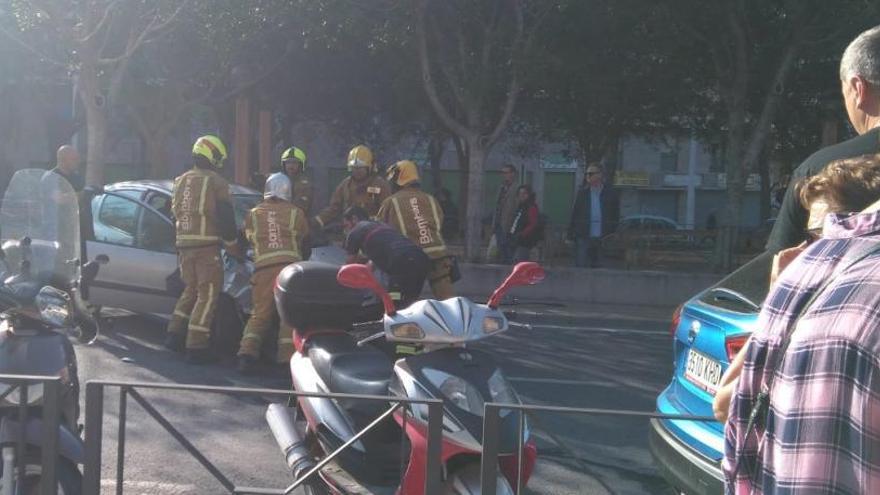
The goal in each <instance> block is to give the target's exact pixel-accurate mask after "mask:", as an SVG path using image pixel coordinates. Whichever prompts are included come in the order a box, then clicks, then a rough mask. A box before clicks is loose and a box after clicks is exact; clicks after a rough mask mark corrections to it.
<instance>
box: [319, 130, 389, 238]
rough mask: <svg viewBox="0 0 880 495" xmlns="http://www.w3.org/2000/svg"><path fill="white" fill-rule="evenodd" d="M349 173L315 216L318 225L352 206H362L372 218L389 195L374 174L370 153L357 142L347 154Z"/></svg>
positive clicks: (332, 219) (386, 185)
mask: <svg viewBox="0 0 880 495" xmlns="http://www.w3.org/2000/svg"><path fill="white" fill-rule="evenodd" d="M348 171H349V172H350V173H351V175H350V176H348V177H346V178H345V179H343V180H342V182H340V183H339V185H338V186H337V187H336V190H335V191H333V196H331V197H330V204H329V205H327V207H326V208H324V209H323V210H322V211H321V212H320V213H318V215H317V216H316V217H315V222H316V223H317V225H318V226H319V227H321V228H323V227H324V226H325V225H327V224H329V223H330V222H333V221H334V220H338V219H339V218H341V216H342V213H343V212H344V211H345V210H347V209H348V208H350V207H352V206H358V207H360V208H363V209H364V210H365V211H366V212H367V214H368V215H370V217H375V216H376V213H377V212H378V211H379V205H381V204H382V201H384V200H385V198H387V197H388V196H390V195H391V187H390V186H389V185H388V183H387V182H385V179H383V178H381V177H379V176H378V175H376V166H375V164H374V163H373V152H372V151H370V148H367V147H366V146H364V145H358V146H355V147H354V148H352V149H351V151H350V152H349V153H348Z"/></svg>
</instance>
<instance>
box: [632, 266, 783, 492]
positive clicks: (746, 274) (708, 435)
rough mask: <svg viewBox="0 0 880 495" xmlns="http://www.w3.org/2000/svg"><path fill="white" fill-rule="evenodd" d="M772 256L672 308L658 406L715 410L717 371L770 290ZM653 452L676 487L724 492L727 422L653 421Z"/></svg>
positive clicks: (669, 410) (703, 412)
mask: <svg viewBox="0 0 880 495" xmlns="http://www.w3.org/2000/svg"><path fill="white" fill-rule="evenodd" d="M772 258H773V256H772V254H771V253H765V254H762V255H760V256H758V257H757V258H755V259H753V260H752V261H750V262H749V263H747V264H745V265H743V266H742V267H740V268H739V269H738V270H736V271H735V272H733V273H731V274H730V275H728V276H727V277H725V278H724V279H723V280H721V281H720V282H718V283H717V284H715V285H714V286H712V287H710V288H709V289H706V290H705V291H703V292H701V293H700V294H698V295H696V296H695V297H693V298H692V299H691V300H689V301H687V302H686V303H684V304H683V305H682V306H681V307H679V309H678V310H676V311H675V313H674V315H673V317H672V325H671V328H670V329H671V333H672V353H673V360H674V369H673V374H672V380H671V382H670V384H669V386H667V387H666V389H665V390H663V392H661V393H660V395H659V396H658V397H657V412H658V413H662V414H687V415H695V416H712V399H713V397H714V396H715V392H716V390H717V388H718V385H719V383H720V381H721V376H722V374H723V373H724V371H725V370H726V369H727V367H728V366H729V364H730V361H731V360H732V359H733V357H734V356H735V355H736V353H737V352H739V350H740V349H741V348H742V347H743V346H744V345H745V343H746V341H747V340H748V338H749V335H751V333H752V331H753V330H754V329H755V325H756V323H757V318H758V312H759V311H760V306H761V304H762V302H763V300H764V298H765V297H766V295H767V292H768V290H769V276H770V275H769V274H770V264H771V261H772ZM649 445H650V450H651V454H652V455H653V457H654V462H655V464H656V465H657V466H658V468H659V470H660V472H661V474H663V476H664V477H665V478H666V479H667V481H668V482H669V483H670V484H671V485H672V486H673V487H675V489H676V492H677V493H686V494H689V495H693V494H718V493H722V492H723V491H724V490H723V477H722V474H721V457H722V454H723V450H724V427H723V425H722V424H720V423H718V422H717V421H685V420H656V419H652V420H651V431H650V438H649Z"/></svg>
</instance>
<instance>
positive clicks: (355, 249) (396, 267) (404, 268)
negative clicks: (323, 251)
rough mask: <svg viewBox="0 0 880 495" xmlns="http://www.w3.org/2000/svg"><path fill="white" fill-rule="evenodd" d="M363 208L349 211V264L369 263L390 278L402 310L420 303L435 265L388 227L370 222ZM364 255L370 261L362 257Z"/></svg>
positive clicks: (346, 223)
mask: <svg viewBox="0 0 880 495" xmlns="http://www.w3.org/2000/svg"><path fill="white" fill-rule="evenodd" d="M369 218H370V217H369V214H368V213H367V212H366V210H364V209H363V208H361V207H359V206H352V207H350V208H349V209H347V210H345V213H344V214H343V218H342V225H343V228H344V230H345V233H346V238H345V242H344V244H343V247H344V248H345V250H346V251H347V252H348V256H349V257H348V262H349V263H359V262H363V261H368V262H369V263H371V264H372V265H374V266H375V267H376V268H378V269H380V270H382V271H383V272H385V273H386V274H387V275H388V278H389V285H388V292H389V293H390V294H391V297H392V299H394V300H395V301H396V305H397V308H398V309H402V308H405V307H407V306H409V305H410V304H411V303H412V302H414V301H416V300H418V298H419V294H420V293H421V292H422V286H424V285H425V279H426V278H427V276H428V271H429V269H430V266H431V260H430V258H428V255H427V254H425V252H424V251H422V248H420V247H419V246H417V245H416V244H415V243H414V242H412V241H411V240H409V239H408V238H406V237H404V236H403V235H402V234H401V233H400V232H398V231H397V230H395V229H394V228H392V227H391V226H389V225H388V224H385V223H382V222H377V221H374V220H370V219H369ZM361 254H362V255H363V256H365V257H366V258H362V257H361Z"/></svg>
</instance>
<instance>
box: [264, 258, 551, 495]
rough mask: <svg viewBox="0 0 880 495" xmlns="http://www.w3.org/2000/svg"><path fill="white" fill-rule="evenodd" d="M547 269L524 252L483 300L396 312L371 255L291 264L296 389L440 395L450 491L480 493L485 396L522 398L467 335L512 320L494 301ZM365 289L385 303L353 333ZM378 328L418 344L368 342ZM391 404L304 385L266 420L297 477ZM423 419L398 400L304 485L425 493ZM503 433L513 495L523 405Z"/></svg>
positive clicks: (506, 476) (502, 484) (530, 451)
mask: <svg viewBox="0 0 880 495" xmlns="http://www.w3.org/2000/svg"><path fill="white" fill-rule="evenodd" d="M543 278H544V270H543V268H541V266H540V265H538V264H537V263H531V262H524V263H519V264H518V265H516V266H515V267H514V268H513V271H512V272H511V273H510V275H509V276H508V277H507V279H505V280H504V282H503V283H502V284H501V285H500V286H499V287H498V288H497V289H496V290H495V292H494V293H493V294H492V297H491V298H490V299H489V301H488V302H487V303H486V304H477V303H474V302H472V301H470V300H469V299H467V298H464V297H454V298H451V299H447V300H445V301H435V300H431V299H425V300H421V301H418V302H415V303H413V304H412V305H410V306H409V307H407V308H406V309H402V310H399V311H398V310H396V309H395V307H394V304H393V302H392V300H391V298H390V297H389V295H388V293H387V292H386V291H385V289H384V288H383V287H382V286H381V285H380V284H379V283H378V282H377V281H376V280H375V278H374V277H373V275H372V274H371V273H370V270H369V269H368V268H367V267H366V266H364V265H346V266H343V267H342V268H339V269H338V273H337V267H335V266H333V265H329V264H324V263H318V262H308V261H307V262H301V263H297V264H293V265H290V266H289V267H287V268H285V270H284V271H282V273H281V274H280V275H279V277H278V281H277V283H276V288H275V298H276V303H277V305H278V308H279V312H280V313H281V315H282V318H283V319H284V320H285V321H286V322H287V323H288V324H290V325H291V326H293V327H294V328H295V331H294V341H295V345H296V353H295V355H294V356H293V358H292V359H291V361H290V371H291V374H292V379H293V387H294V389H295V390H297V391H300V392H324V393H327V392H332V393H347V394H366V395H377V396H393V397H406V398H413V399H426V398H438V399H442V400H443V402H444V416H443V434H442V448H441V460H442V463H443V469H442V472H443V493H450V494H458V493H461V494H465V493H467V494H475V493H480V453H481V452H482V444H481V441H482V424H483V406H484V404H485V403H487V402H496V403H519V402H520V401H519V398H518V396H517V394H516V392H515V391H514V390H513V387H512V386H511V385H510V384H509V383H508V382H507V380H506V379H505V378H504V375H503V374H502V372H501V369H500V368H499V366H498V364H497V363H496V362H495V360H494V359H493V357H492V355H491V354H489V353H487V352H485V351H482V350H476V349H471V348H469V347H468V344H469V343H470V342H475V341H478V340H482V339H484V338H487V337H493V336H495V335H498V334H500V333H501V332H504V331H506V330H507V329H508V321H507V318H506V317H505V316H504V313H502V312H501V311H500V310H499V309H498V305H499V303H500V302H501V299H502V297H503V296H504V294H505V292H507V291H508V290H509V289H510V288H512V287H515V286H523V285H531V284H535V283H538V282H539V281H541V280H543ZM369 293H372V294H374V295H376V296H378V297H379V299H380V300H381V301H382V302H383V309H384V315H383V316H382V318H381V320H380V321H376V322H373V323H370V324H366V325H364V324H359V325H355V327H356V328H357V329H359V330H363V329H365V328H367V327H369V326H371V325H372V330H374V331H375V333H374V334H373V335H371V336H369V337H367V338H365V339H362V340H360V341H358V340H357V339H356V338H355V337H354V336H353V335H352V333H353V332H352V330H353V328H352V323H353V322H354V321H358V318H363V317H364V314H363V310H364V307H363V301H364V300H365V297H367V296H369ZM377 316H378V315H377ZM374 318H375V317H374ZM360 321H364V320H362V319H361V320H360ZM382 337H384V340H385V341H387V342H390V343H398V344H407V345H418V346H419V347H420V348H421V351H420V352H419V353H418V354H415V355H409V356H406V357H402V358H400V359H397V361H396V362H392V360H391V359H390V358H389V357H388V354H387V353H384V352H382V351H380V350H378V349H377V348H374V347H373V346H372V344H370V342H372V341H378V340H380V339H381V338H382ZM389 406H390V404H389V403H385V402H378V401H337V400H331V399H326V398H313V397H303V396H300V397H297V399H296V404H295V405H294V406H293V407H288V405H286V404H272V405H270V406H269V408H268V410H267V412H266V420H267V421H268V423H269V426H270V427H271V429H272V433H273V435H274V436H275V439H276V441H277V442H278V444H279V446H280V447H281V450H282V452H283V453H284V454H285V456H286V458H287V462H288V465H289V466H290V468H291V470H292V472H293V475H294V476H295V477H296V478H297V479H299V477H301V476H302V475H303V474H305V473H306V472H308V471H309V470H310V469H311V468H313V467H314V466H316V464H317V459H318V458H322V457H325V456H326V455H327V453H329V452H333V451H335V450H336V449H337V448H339V447H340V446H342V445H343V444H344V443H346V442H347V441H349V440H350V439H352V438H353V437H354V436H355V434H356V433H357V432H358V431H360V430H361V429H363V428H364V427H365V426H367V425H368V424H370V423H371V422H373V421H374V420H375V419H376V418H377V417H378V416H379V415H380V414H381V413H382V412H383V411H385V410H386V409H387V408H388V407H389ZM403 414H406V418H405V419H404V417H403ZM427 421H428V412H427V407H426V406H419V405H413V406H411V407H408V408H405V409H398V411H397V412H396V413H395V415H394V418H393V420H392V419H391V418H389V419H387V420H385V421H384V422H382V423H380V424H379V425H378V426H377V427H376V428H374V429H372V430H371V431H370V432H369V433H367V434H366V435H365V436H364V437H362V438H361V439H358V441H356V442H354V443H353V444H352V445H351V446H350V447H348V448H347V449H345V450H343V451H342V453H341V454H340V456H339V457H337V458H336V460H334V461H333V462H331V463H329V464H327V465H326V466H325V467H324V468H323V469H321V470H320V471H319V475H320V476H319V479H312V480H309V482H308V483H306V484H305V485H304V486H305V487H306V491H307V493H317V494H320V493H331V494H380V493H381V494H398V495H421V494H423V493H424V490H425V459H426V438H427V427H428V426H427V425H428V423H427ZM404 427H405V431H402V428H404ZM523 431H524V437H525V438H524V439H523V444H524V446H525V447H524V450H523V459H522V466H523V472H522V484H523V486H525V484H526V483H527V482H528V479H529V477H530V476H531V473H532V471H533V468H534V465H535V461H536V460H537V450H536V448H535V444H534V442H533V441H532V440H531V439H530V437H529V429H528V426H526V428H525V429H524V430H523ZM500 432H501V435H500V438H501V445H500V446H499V452H500V453H501V455H500V456H499V468H500V469H499V472H500V474H499V479H498V480H497V487H498V488H497V490H498V491H497V493H504V494H513V493H514V489H513V488H511V487H512V486H516V476H517V466H518V465H519V459H518V457H517V452H516V451H517V445H518V441H517V440H518V438H517V437H518V435H519V421H518V417H517V414H515V413H510V412H508V413H507V414H504V415H503V416H502V418H501V425H500ZM402 433H405V434H402ZM402 467H403V469H402Z"/></svg>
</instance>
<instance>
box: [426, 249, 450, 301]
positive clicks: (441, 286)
mask: <svg viewBox="0 0 880 495" xmlns="http://www.w3.org/2000/svg"><path fill="white" fill-rule="evenodd" d="M428 283H429V284H430V285H431V292H432V293H433V294H434V299H437V300H438V301H442V300H444V299H449V298H450V297H455V289H454V288H453V287H452V259H451V258H449V257H448V256H444V257H442V258H434V259H432V260H431V266H430V271H429V272H428Z"/></svg>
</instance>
